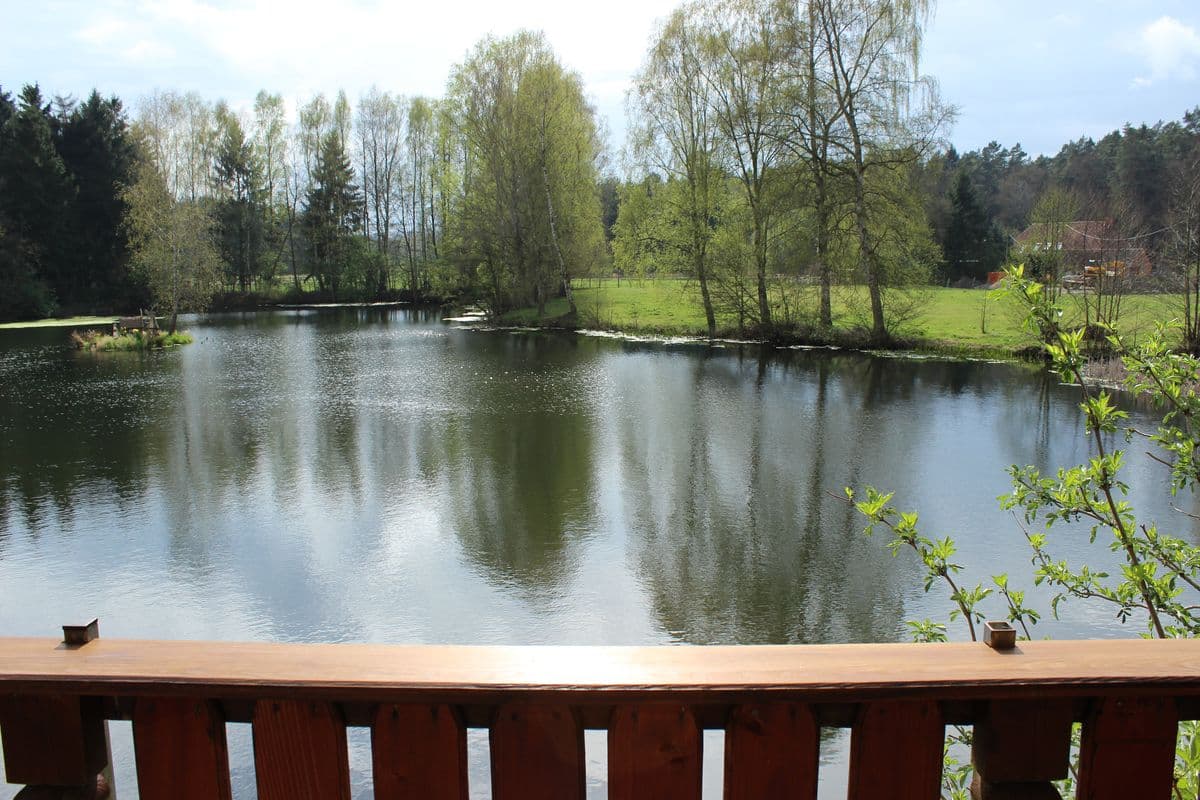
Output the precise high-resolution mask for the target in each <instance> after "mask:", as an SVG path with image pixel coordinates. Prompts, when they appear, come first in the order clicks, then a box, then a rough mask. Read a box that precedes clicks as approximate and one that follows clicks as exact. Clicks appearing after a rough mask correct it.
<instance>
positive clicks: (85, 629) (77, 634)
mask: <svg viewBox="0 0 1200 800" xmlns="http://www.w3.org/2000/svg"><path fill="white" fill-rule="evenodd" d="M62 629H63V642H64V643H65V644H73V645H81V644H87V643H88V642H90V641H92V640H93V639H99V638H100V618H99V617H97V618H96V619H93V620H92V621H91V622H89V623H88V624H86V625H63V626H62Z"/></svg>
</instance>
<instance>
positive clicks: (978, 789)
mask: <svg viewBox="0 0 1200 800" xmlns="http://www.w3.org/2000/svg"><path fill="white" fill-rule="evenodd" d="M1071 721H1072V707H1071V701H1070V700H1038V701H1022V702H1005V701H997V700H992V701H989V702H988V703H987V704H986V705H985V706H984V709H983V711H982V713H981V714H980V716H979V717H978V718H977V719H976V720H975V728H974V734H973V744H972V747H971V760H972V761H973V762H974V764H975V781H974V783H973V784H972V785H971V795H972V796H973V797H974V798H975V800H1001V799H1002V798H1015V797H1021V798H1029V800H1040V798H1047V799H1048V800H1060V795H1059V793H1058V790H1057V789H1055V788H1054V784H1053V783H1052V781H1056V780H1061V779H1063V778H1065V777H1067V773H1068V771H1069V770H1070V759H1071Z"/></svg>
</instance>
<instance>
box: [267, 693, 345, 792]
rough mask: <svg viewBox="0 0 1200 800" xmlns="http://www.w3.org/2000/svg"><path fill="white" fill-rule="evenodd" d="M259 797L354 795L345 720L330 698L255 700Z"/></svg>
mask: <svg viewBox="0 0 1200 800" xmlns="http://www.w3.org/2000/svg"><path fill="white" fill-rule="evenodd" d="M254 777H255V779H256V782H257V784H258V800H350V766H349V756H348V754H347V751H346V726H345V724H344V723H343V722H342V720H341V719H340V718H339V717H338V714H337V712H336V711H335V710H334V708H333V707H332V706H330V705H328V704H327V703H313V702H302V701H297V700H260V701H258V703H257V704H255V706H254Z"/></svg>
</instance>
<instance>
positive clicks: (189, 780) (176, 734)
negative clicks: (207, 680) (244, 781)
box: [133, 697, 233, 800]
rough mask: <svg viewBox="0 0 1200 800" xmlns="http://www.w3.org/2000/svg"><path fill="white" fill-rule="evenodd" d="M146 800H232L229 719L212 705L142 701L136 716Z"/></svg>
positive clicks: (140, 781)
mask: <svg viewBox="0 0 1200 800" xmlns="http://www.w3.org/2000/svg"><path fill="white" fill-rule="evenodd" d="M133 745H134V757H135V760H136V763H137V782H138V796H139V797H140V798H141V799H142V800H231V798H232V797H233V790H232V787H231V786H230V782H229V750H228V747H227V745H226V742H225V720H224V719H222V718H221V714H220V712H219V710H218V709H217V708H215V705H214V704H213V703H210V702H208V701H206V700H189V699H186V698H172V699H159V698H153V697H146V698H142V699H140V700H138V701H137V705H136V706H135V708H134V713H133Z"/></svg>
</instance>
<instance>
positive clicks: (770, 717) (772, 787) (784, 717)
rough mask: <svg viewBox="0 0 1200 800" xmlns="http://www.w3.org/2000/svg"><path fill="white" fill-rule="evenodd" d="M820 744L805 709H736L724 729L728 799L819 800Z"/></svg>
mask: <svg viewBox="0 0 1200 800" xmlns="http://www.w3.org/2000/svg"><path fill="white" fill-rule="evenodd" d="M820 746H821V730H820V727H819V726H818V724H817V719H816V717H815V716H814V715H813V713H812V710H811V709H810V708H809V707H808V706H806V705H803V704H800V703H769V704H768V703H755V704H752V705H743V706H738V707H737V708H735V709H734V710H733V713H732V714H730V716H729V724H728V725H727V726H726V728H725V800H761V798H766V797H769V798H772V800H816V797H817V769H818V763H819V761H818V759H819V755H820Z"/></svg>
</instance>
